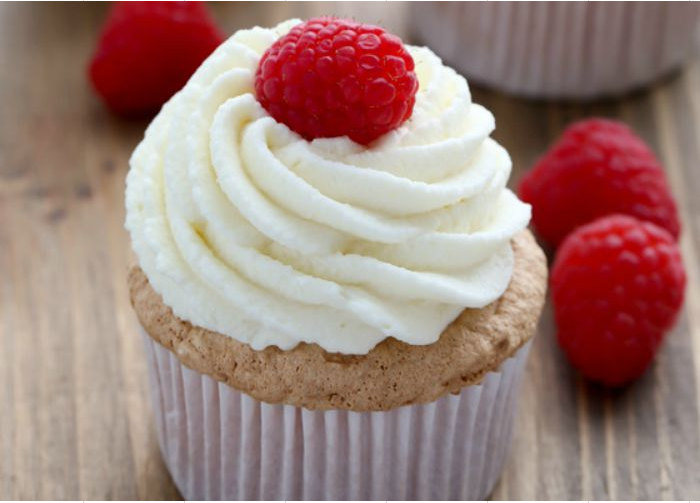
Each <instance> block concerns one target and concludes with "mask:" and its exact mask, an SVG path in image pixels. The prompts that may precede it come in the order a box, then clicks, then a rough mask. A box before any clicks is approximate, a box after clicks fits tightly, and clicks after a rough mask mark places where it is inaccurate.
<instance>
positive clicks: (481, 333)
mask: <svg viewBox="0 0 700 503" xmlns="http://www.w3.org/2000/svg"><path fill="white" fill-rule="evenodd" d="M512 244H513V251H514V252H515V269H514V271H513V276H512V279H511V282H510V284H509V286H508V289H507V290H506V292H505V294H503V296H502V297H501V298H499V299H498V300H497V301H496V302H493V303H491V304H489V305H488V306H486V307H485V308H482V309H465V310H464V311H463V312H462V314H461V315H460V316H459V317H458V318H457V319H456V320H455V321H454V322H452V323H451V324H450V325H449V326H448V327H447V329H445V331H444V332H443V333H442V335H441V336H440V339H439V340H438V341H437V342H436V343H433V344H429V345H426V346H415V345H410V344H406V343H404V342H400V341H397V340H396V339H394V338H389V339H386V340H385V341H384V342H382V343H380V344H379V345H377V346H376V347H375V348H374V349H373V350H372V351H370V352H369V353H367V354H366V355H342V354H337V353H328V352H326V351H324V350H323V349H321V348H320V347H319V346H317V345H315V344H305V343H302V344H299V345H298V346H297V347H295V348H294V349H292V350H290V351H282V350H280V349H278V348H276V347H268V348H266V349H264V350H262V351H255V350H253V349H251V348H250V346H248V345H246V344H243V343H240V342H238V341H236V340H235V339H232V338H231V337H227V336H225V335H222V334H219V333H216V332H212V331H210V330H206V329H202V328H199V327H195V326H192V324H190V323H188V322H186V321H183V320H180V319H179V318H177V317H176V316H174V315H173V313H172V311H171V309H170V308H169V307H168V306H166V305H165V304H163V301H162V300H161V297H160V295H158V294H157V293H156V292H155V291H154V290H153V288H152V287H151V286H150V284H149V283H148V279H147V278H146V276H145V275H144V273H143V271H142V270H141V269H140V268H139V267H138V266H136V267H133V268H132V270H131V272H130V274H129V289H130V292H131V302H132V304H133V306H134V309H135V310H136V313H137V315H138V317H139V320H140V321H141V324H142V325H143V327H144V329H145V330H146V332H147V333H148V334H149V335H150V336H151V337H152V338H153V339H155V340H156V341H157V342H159V343H160V344H162V345H163V346H165V347H166V348H168V349H170V350H171V351H173V352H174V353H175V354H176V355H177V357H178V359H179V360H180V361H181V362H182V363H184V364H185V365H186V366H188V367H190V368H192V369H193V370H196V371H198V372H201V373H203V374H207V375H209V376H211V377H213V378H214V379H216V380H218V381H221V382H224V383H226V384H228V385H230V386H232V387H234V388H236V389H237V390H239V391H242V392H244V393H246V394H248V395H250V396H252V397H254V398H256V399H258V400H262V401H264V402H268V403H286V404H291V405H297V406H301V407H306V408H310V409H350V410H354V411H367V410H388V409H392V408H394V407H399V406H402V405H408V404H414V403H421V402H431V401H433V400H436V399H437V398H439V397H440V396H442V395H443V394H445V393H448V392H451V393H456V392H459V390H460V389H461V388H462V387H463V386H469V385H472V384H476V383H478V382H479V380H480V379H481V378H482V376H483V375H484V374H485V373H486V372H489V371H491V370H494V369H496V368H497V367H498V366H499V365H500V364H501V362H502V361H504V360H505V359H506V358H508V357H509V356H511V355H512V354H513V353H514V352H515V351H516V350H517V349H518V348H520V347H521V346H522V345H523V344H524V343H525V342H527V341H528V340H530V338H531V337H532V336H533V335H534V333H535V326H536V324H537V320H538V318H539V316H540V312H541V310H542V305H543V303H544V296H545V290H546V284H547V266H546V261H545V257H544V254H543V253H542V250H541V249H540V248H539V246H538V245H537V243H536V242H535V240H534V238H533V237H532V234H531V233H530V232H529V231H523V232H522V233H520V234H519V235H517V236H516V237H515V238H514V239H513V242H512Z"/></svg>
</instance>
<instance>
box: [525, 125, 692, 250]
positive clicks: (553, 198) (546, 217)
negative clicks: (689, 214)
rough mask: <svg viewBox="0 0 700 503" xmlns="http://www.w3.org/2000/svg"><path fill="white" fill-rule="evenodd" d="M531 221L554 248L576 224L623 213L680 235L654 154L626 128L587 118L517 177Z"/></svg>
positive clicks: (564, 134) (666, 186) (672, 206)
mask: <svg viewBox="0 0 700 503" xmlns="http://www.w3.org/2000/svg"><path fill="white" fill-rule="evenodd" d="M518 192H519V196H520V198H521V199H522V200H523V201H525V202H528V203H530V204H532V207H533V208H532V223H533V226H534V227H535V229H536V230H537V233H538V234H539V235H540V237H542V238H543V239H544V240H545V241H547V242H549V243H550V244H551V245H553V246H556V245H558V244H559V242H560V241H561V240H562V239H564V237H566V235H567V234H569V232H571V231H572V230H574V229H575V228H576V227H578V226H579V225H583V224H586V223H588V222H590V221H592V220H594V219H596V218H598V217H602V216H605V215H609V214H612V213H624V214H627V215H632V216H635V217H637V218H639V219H642V220H646V221H649V222H653V223H655V224H657V225H660V226H661V227H663V228H665V229H666V230H667V231H668V232H670V233H671V235H672V236H673V237H674V238H678V235H679V233H680V223H679V220H678V212H677V209H676V203H675V202H674V200H673V197H672V195H671V191H670V189H669V186H668V183H667V182H666V177H665V176H664V172H663V169H662V168H661V165H660V163H659V161H658V160H657V158H656V156H655V155H654V153H653V152H652V151H651V150H650V149H649V147H648V146H647V145H646V144H645V143H644V142H643V141H642V140H641V139H640V138H639V137H638V136H637V135H635V134H634V133H633V132H632V131H631V130H630V129H629V128H628V127H627V126H625V125H624V124H622V123H620V122H616V121H611V120H606V119H588V120H583V121H580V122H577V123H575V124H573V125H571V126H569V127H568V128H567V129H566V130H565V131H564V133H563V134H562V136H561V138H560V139H559V141H558V142H557V143H556V144H555V145H554V146H553V147H551V148H550V149H549V151H548V152H547V153H545V155H544V156H543V157H542V158H541V159H540V160H539V161H538V162H537V164H536V165H535V167H534V168H533V169H532V170H530V171H529V172H528V173H527V174H526V175H525V177H524V178H523V179H522V180H521V182H520V186H519V191H518Z"/></svg>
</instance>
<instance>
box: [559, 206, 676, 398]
mask: <svg viewBox="0 0 700 503" xmlns="http://www.w3.org/2000/svg"><path fill="white" fill-rule="evenodd" d="M684 287H685V270H684V268H683V262H682V260H681V254H680V251H679V249H678V245H677V244H676V242H675V241H674V239H673V237H672V236H671V234H669V233H668V232H667V231H666V230H665V229H663V228H661V227H659V226H657V225H654V224H652V223H649V222H643V221H641V220H638V219H636V218H634V217H630V216H627V215H620V214H617V215H611V216H607V217H603V218H600V219H598V220H595V221H594V222H592V223H589V224H587V225H584V226H582V227H579V228H578V229H577V230H575V231H574V232H573V233H571V234H570V235H569V236H568V237H567V238H566V239H565V240H564V242H563V243H562V245H561V247H560V248H559V250H558V252H557V256H556V258H555V261H554V266H553V268H552V279H551V293H552V301H553V304H554V313H555V318H556V322H557V326H558V334H557V338H558V340H559V344H560V345H561V347H562V348H563V350H564V352H565V353H566V355H567V356H568V358H569V360H570V361H571V363H572V364H573V365H574V367H576V368H577V369H579V370H580V371H581V372H582V373H583V375H584V376H586V377H588V378H589V379H591V380H594V381H598V382H601V383H603V384H606V385H609V386H619V385H623V384H626V383H628V382H630V381H631V380H633V379H635V378H637V377H638V376H640V375H641V374H642V373H643V372H644V370H645V369H646V368H647V366H648V365H649V363H650V362H651V360H652V358H653V356H654V354H655V353H656V350H657V349H658V347H659V344H660V343H661V341H662V339H663V337H664V332H665V331H667V330H668V329H669V328H671V326H672V325H673V323H674V321H675V318H676V316H677V314H678V311H679V310H680V307H681V304H682V303H683V293H684Z"/></svg>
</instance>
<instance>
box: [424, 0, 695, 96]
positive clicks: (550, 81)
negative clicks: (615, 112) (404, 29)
mask: <svg viewBox="0 0 700 503" xmlns="http://www.w3.org/2000/svg"><path fill="white" fill-rule="evenodd" d="M413 5H414V8H415V11H414V13H413V16H412V19H413V20H414V23H415V27H414V28H415V32H416V34H417V35H418V37H419V39H420V41H421V42H422V43H425V44H426V45H428V46H429V47H431V48H432V49H433V50H434V51H435V52H436V53H437V54H439V55H440V56H441V57H443V58H444V59H445V61H446V62H447V63H449V64H451V65H454V67H455V68H456V69H458V70H460V71H461V72H463V73H464V74H465V75H466V76H467V78H469V79H471V80H473V81H475V82H479V83H483V84H486V85H488V86H491V87H494V88H497V89H501V90H504V91H507V92H511V93H514V94H519V95H526V96H532V97H551V98H594V97H596V96H601V95H610V94H617V93H621V92H624V91H626V90H630V89H632V88H637V87H640V86H642V85H644V84H648V83H650V82H651V81H653V80H654V79H656V78H657V77H660V76H661V75H663V74H665V73H667V72H668V71H670V70H671V69H673V68H674V67H676V66H677V65H678V64H679V63H681V62H682V60H683V59H684V57H685V56H686V55H687V53H688V51H689V49H690V47H691V44H692V41H693V36H694V35H695V34H696V31H697V30H696V28H697V25H698V19H699V17H700V4H697V3H695V2H416V3H415V4H413Z"/></svg>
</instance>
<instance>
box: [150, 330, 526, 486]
mask: <svg viewBox="0 0 700 503" xmlns="http://www.w3.org/2000/svg"><path fill="white" fill-rule="evenodd" d="M144 344H145V347H146V353H147V356H148V363H149V373H150V380H151V386H152V399H153V408H154V411H155V421H156V429H157V431H158V441H159V443H160V448H161V451H162V453H163V457H164V458H165V462H166V465H167V467H168V469H169V471H170V473H171V475H172V477H173V480H174V481H175V484H176V485H177V486H178V488H179V489H180V491H181V493H182V495H183V496H184V497H185V498H186V499H193V500H240V499H243V500H257V499H263V500H297V499H312V500H357V499H361V500H416V499H429V500H447V499H458V500H464V499H466V500H474V499H483V498H485V497H486V496H488V494H489V493H490V491H491V490H492V489H493V486H494V484H495V483H496V481H497V479H498V476H499V475H500V472H501V470H502V468H503V464H504V461H505V458H506V454H507V451H508V444H509V443H510V437H511V433H512V425H513V415H514V413H515V408H516V403H517V395H518V389H519V385H520V381H521V377H522V372H523V369H524V366H525V361H526V358H527V353H528V351H529V346H530V344H529V343H528V344H527V345H526V346H524V347H523V348H521V349H520V350H518V351H517V352H516V354H515V355H514V356H513V357H512V358H509V359H508V360H506V361H505V362H504V363H503V365H502V366H501V368H500V369H499V371H498V372H491V373H489V374H487V375H486V377H485V378H484V380H483V382H482V383H481V384H479V385H474V386H467V387H465V388H463V389H462V391H461V393H459V394H457V395H446V396H443V397H441V398H439V399H438V400H436V401H435V402H432V403H428V404H419V405H410V406H404V407H399V408H397V409H393V410H390V411H384V412H352V411H344V410H330V411H312V410H308V409H303V408H299V407H294V406H291V405H279V404H277V405H272V404H267V403H263V402H260V401H258V400H255V399H254V398H252V397H250V396H248V395H246V394H244V393H240V392H238V391H236V390H235V389H233V388H231V387H229V386H227V385H225V384H222V383H219V382H217V381H215V380H214V379H212V378H210V377H208V376H206V375H203V374H200V373H198V372H195V371H193V370H191V369H189V368H187V367H185V366H184V365H182V364H181V363H180V362H179V361H178V359H177V358H176V357H175V355H174V354H172V353H171V352H170V351H168V350H167V349H165V348H164V347H162V346H161V345H159V344H158V343H156V342H155V341H153V340H152V339H151V338H150V337H149V336H147V335H145V334H144Z"/></svg>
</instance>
